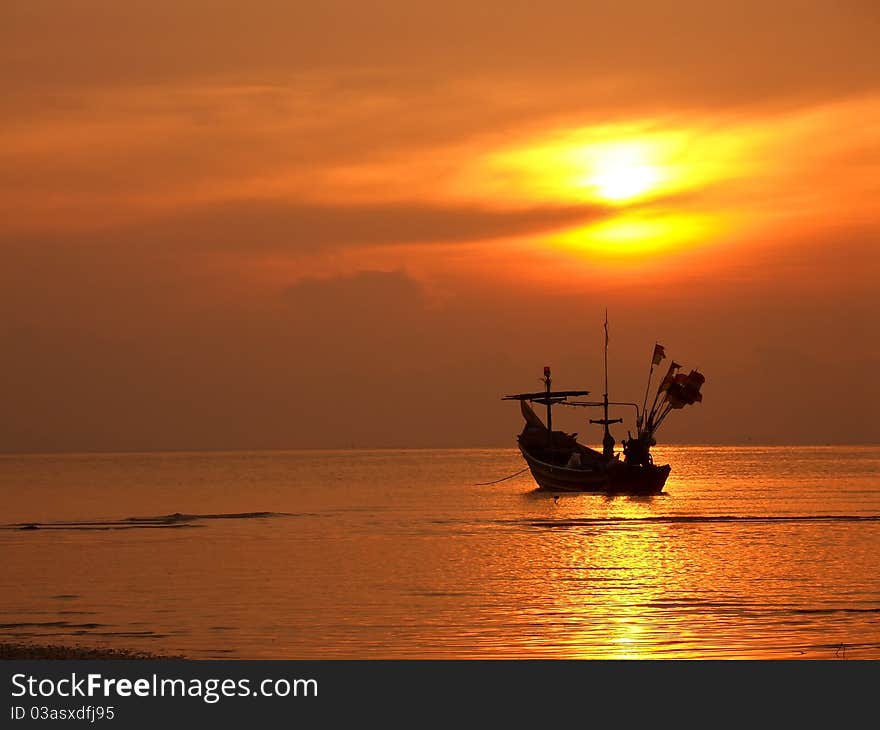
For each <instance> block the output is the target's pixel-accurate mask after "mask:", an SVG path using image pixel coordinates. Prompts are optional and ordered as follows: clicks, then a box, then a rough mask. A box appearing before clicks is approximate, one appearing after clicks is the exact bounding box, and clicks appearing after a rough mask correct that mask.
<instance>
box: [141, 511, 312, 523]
mask: <svg viewBox="0 0 880 730" xmlns="http://www.w3.org/2000/svg"><path fill="white" fill-rule="evenodd" d="M300 516H303V515H297V514H294V513H292V512H221V513H219V514H207V515H199V514H186V513H183V512H175V513H173V514H170V515H159V516H158V517H127V518H126V520H125V521H126V522H157V523H159V522H161V523H166V522H169V523H174V522H192V521H194V520H253V519H265V518H269V517H300Z"/></svg>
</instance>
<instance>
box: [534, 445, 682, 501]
mask: <svg viewBox="0 0 880 730" xmlns="http://www.w3.org/2000/svg"><path fill="white" fill-rule="evenodd" d="M520 451H521V452H522V455H523V458H524V459H525V460H526V463H527V464H528V466H529V470H530V471H531V472H532V477H533V478H534V480H535V483H536V484H537V485H538V489H541V490H545V491H550V492H601V493H606V494H660V492H662V491H663V487H664V485H665V484H666V479H667V478H668V477H669V472H670V471H671V467H670V466H669V465H668V464H665V465H663V466H655V465H653V464H652V465H649V466H633V465H629V464H625V463H623V462H621V461H617V460H615V461H611V462H596V463H594V464H588V465H585V466H577V467H571V466H561V465H558V464H550V463H548V462H546V461H542V460H540V459H538V458H537V457H535V456H534V455H532V454H530V453H529V452H528V451H526V450H525V449H523V448H522V447H520Z"/></svg>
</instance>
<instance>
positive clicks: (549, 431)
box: [544, 365, 553, 446]
mask: <svg viewBox="0 0 880 730" xmlns="http://www.w3.org/2000/svg"><path fill="white" fill-rule="evenodd" d="M544 386H545V388H546V389H547V434H548V438H549V439H550V445H551V446H553V414H552V412H551V405H550V366H549V365H545V366H544Z"/></svg>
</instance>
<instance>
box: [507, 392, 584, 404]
mask: <svg viewBox="0 0 880 730" xmlns="http://www.w3.org/2000/svg"><path fill="white" fill-rule="evenodd" d="M589 394H590V391H589V390H551V391H550V392H549V393H548V392H547V391H546V390H542V391H540V392H538V393H516V394H515V395H505V396H504V397H503V398H502V399H501V400H529V401H535V402H537V403H546V402H547V401H548V400H552V401H554V402H558V401H557V400H556V399H557V398H560V399H565V398H568V397H569V396H572V397H575V396H579V395H589Z"/></svg>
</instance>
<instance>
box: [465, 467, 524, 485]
mask: <svg viewBox="0 0 880 730" xmlns="http://www.w3.org/2000/svg"><path fill="white" fill-rule="evenodd" d="M528 470H529V467H526V468H525V469H520V470H519V471H518V472H516V473H515V474H509V475H507V476H506V477H501V479H496V480H495V481H493V482H477V483H476V484H474V485H472V486H474V487H488V486H489V485H490V484H498V482H503V481H506V480H508V479H513V478H514V477H518V476H519V475H520V474H522V473H523V472H524V471H528Z"/></svg>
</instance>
